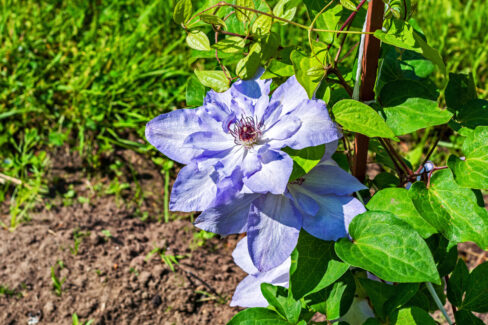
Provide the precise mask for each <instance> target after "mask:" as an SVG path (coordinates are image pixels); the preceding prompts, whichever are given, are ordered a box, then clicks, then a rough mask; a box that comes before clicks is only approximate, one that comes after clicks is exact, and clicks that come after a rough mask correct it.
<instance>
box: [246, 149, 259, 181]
mask: <svg viewBox="0 0 488 325" xmlns="http://www.w3.org/2000/svg"><path fill="white" fill-rule="evenodd" d="M241 168H242V173H243V175H244V177H250V176H252V175H253V174H254V173H256V172H258V171H259V170H261V161H260V160H259V156H258V154H257V152H253V151H250V150H246V151H245V154H244V159H243V160H242V165H241Z"/></svg>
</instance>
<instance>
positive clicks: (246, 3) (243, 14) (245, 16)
mask: <svg viewBox="0 0 488 325" xmlns="http://www.w3.org/2000/svg"><path fill="white" fill-rule="evenodd" d="M236 5H238V6H241V7H246V8H251V9H254V2H253V1H252V0H237V1H236ZM252 14H253V13H252V12H251V11H249V10H242V9H237V10H236V16H237V19H239V20H240V21H241V22H247V21H249V20H251V19H250V16H251V15H252Z"/></svg>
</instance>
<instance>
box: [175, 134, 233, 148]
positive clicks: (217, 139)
mask: <svg viewBox="0 0 488 325" xmlns="http://www.w3.org/2000/svg"><path fill="white" fill-rule="evenodd" d="M219 131H220V132H217V131H200V132H195V133H192V134H190V135H188V136H187V137H186V139H185V141H184V142H183V145H184V146H185V147H193V148H195V149H200V150H211V151H222V150H227V149H229V148H232V147H234V146H235V143H234V138H233V137H232V135H230V134H225V133H224V132H222V131H221V130H219Z"/></svg>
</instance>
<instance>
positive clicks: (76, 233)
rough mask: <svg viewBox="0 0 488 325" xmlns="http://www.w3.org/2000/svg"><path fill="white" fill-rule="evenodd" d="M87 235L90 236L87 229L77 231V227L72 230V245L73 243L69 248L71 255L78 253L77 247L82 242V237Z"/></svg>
mask: <svg viewBox="0 0 488 325" xmlns="http://www.w3.org/2000/svg"><path fill="white" fill-rule="evenodd" d="M88 236H90V232H89V231H85V232H83V231H79V230H78V229H75V231H74V232H73V240H74V245H73V248H70V252H71V254H73V255H77V254H78V248H79V246H80V244H81V243H82V242H83V238H85V237H88Z"/></svg>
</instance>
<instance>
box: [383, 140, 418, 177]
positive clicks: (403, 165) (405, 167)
mask: <svg viewBox="0 0 488 325" xmlns="http://www.w3.org/2000/svg"><path fill="white" fill-rule="evenodd" d="M384 140H385V143H386V145H387V146H388V147H389V150H390V151H391V153H392V154H393V155H394V156H395V158H396V159H397V160H398V162H399V163H400V165H402V167H403V169H404V170H405V172H406V173H407V174H408V175H409V176H410V175H412V174H413V171H412V170H411V169H410V168H409V167H408V166H407V164H406V163H405V161H403V158H402V156H400V154H399V153H398V152H396V150H395V148H393V146H392V145H391V143H390V140H388V139H384Z"/></svg>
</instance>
